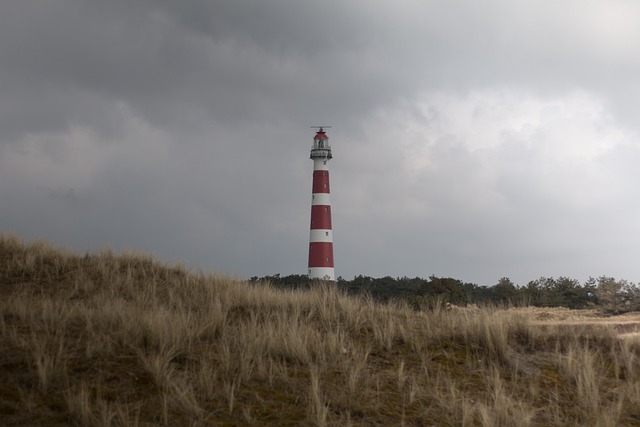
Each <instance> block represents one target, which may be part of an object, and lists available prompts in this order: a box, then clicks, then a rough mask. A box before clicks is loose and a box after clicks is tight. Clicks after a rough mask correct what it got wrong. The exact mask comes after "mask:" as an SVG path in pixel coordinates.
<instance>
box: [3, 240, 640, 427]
mask: <svg viewBox="0 0 640 427" xmlns="http://www.w3.org/2000/svg"><path fill="white" fill-rule="evenodd" d="M546 313H549V310H547V312H546ZM550 316H551V317H550ZM554 316H555V317H554ZM563 316H564V317H563ZM587 317H589V318H593V315H592V314H590V315H586V314H585V313H582V314H580V313H577V312H571V311H562V310H559V311H555V312H551V314H545V313H542V312H540V311H534V310H532V309H527V308H525V309H498V308H482V309H468V310H465V309H456V310H451V311H447V310H444V309H443V307H442V306H441V305H437V304H436V305H435V306H434V307H431V308H430V310H428V311H425V312H414V311H412V310H410V309H409V308H408V307H406V306H403V305H398V304H396V305H380V304H376V303H374V302H373V301H371V300H370V299H367V298H364V297H363V298H353V297H348V296H346V295H343V294H341V293H340V292H338V291H336V290H335V289H334V288H333V287H331V286H324V285H319V286H317V287H316V288H314V289H312V290H310V291H293V290H289V291H281V290H275V289H273V288H271V287H269V286H268V284H263V285H257V286H254V285H249V284H247V283H244V282H241V281H238V280H234V279H231V278H228V277H224V276H220V275H205V274H201V273H195V274H194V273H189V272H187V271H186V270H185V269H184V268H183V267H180V266H167V265H162V264H160V263H157V262H154V261H153V260H152V259H150V258H148V257H146V256H142V255H137V254H132V253H125V254H123V255H115V254H113V253H112V252H111V251H108V250H105V251H102V252H101V253H98V254H96V255H87V256H78V255H76V254H73V253H70V252H65V251H60V250H57V249H53V248H51V247H50V246H49V245H47V244H46V243H45V242H35V243H31V244H28V245H25V244H23V243H22V242H21V241H20V240H19V239H17V238H16V237H12V236H7V235H0V419H1V420H2V423H3V425H16V426H17V425H50V426H56V425H69V424H72V425H92V426H93V425H95V426H121V425H127V426H128V425H134V426H135V425H139V426H144V425H194V426H195V425H274V426H287V425H302V426H313V425H318V426H333V425H335V426H343V425H350V426H370V425H380V426H383V425H384V426H386V425H407V426H411V425H415V426H422V425H424V426H430V425H438V426H459V425H462V426H514V425H518V426H548V425H575V426H581V425H594V426H616V425H638V424H640V403H639V402H640V342H639V341H638V340H637V339H631V338H629V339H625V340H622V339H620V338H619V336H618V333H619V332H621V331H622V330H621V329H620V328H618V327H617V326H616V325H617V324H621V323H620V322H622V321H629V319H628V318H626V320H625V319H623V320H621V321H620V322H618V323H615V322H614V323H613V324H598V325H594V322H589V321H587V320H585V319H586V318H587ZM625 331H626V330H625ZM627 332H628V331H627Z"/></svg>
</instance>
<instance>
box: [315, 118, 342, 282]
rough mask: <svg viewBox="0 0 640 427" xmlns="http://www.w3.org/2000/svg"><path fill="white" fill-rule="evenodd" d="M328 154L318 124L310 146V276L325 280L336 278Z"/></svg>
mask: <svg viewBox="0 0 640 427" xmlns="http://www.w3.org/2000/svg"><path fill="white" fill-rule="evenodd" d="M314 127H315V126H314ZM324 127H329V126H324ZM331 157H332V156H331V146H330V145H329V137H327V134H326V133H325V132H324V129H323V127H318V132H317V133H316V136H315V137H314V138H313V146H312V147H311V159H312V160H313V187H312V188H313V189H312V191H311V193H312V194H311V232H310V234H309V278H310V279H320V280H327V281H335V280H336V273H335V269H334V265H333V231H332V229H331V196H330V191H329V166H328V165H327V163H328V162H329V160H330V159H331Z"/></svg>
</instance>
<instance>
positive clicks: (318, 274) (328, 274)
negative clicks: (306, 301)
mask: <svg viewBox="0 0 640 427" xmlns="http://www.w3.org/2000/svg"><path fill="white" fill-rule="evenodd" d="M309 279H318V280H327V281H329V282H335V281H336V271H335V269H334V268H332V267H310V268H309Z"/></svg>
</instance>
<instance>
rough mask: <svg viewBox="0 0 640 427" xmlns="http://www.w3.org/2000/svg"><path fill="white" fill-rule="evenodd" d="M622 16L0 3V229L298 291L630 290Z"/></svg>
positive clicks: (266, 4) (276, 4)
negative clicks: (381, 287)
mask: <svg viewBox="0 0 640 427" xmlns="http://www.w3.org/2000/svg"><path fill="white" fill-rule="evenodd" d="M639 112H640V2H638V1H636V0H626V1H625V0H563V1H557V0H523V1H513V0H484V1H481V2H479V1H473V0H447V1H428V0H395V1H393V2H391V1H372V0H348V1H344V0H326V1H322V2H320V1H315V2H305V1H299V0H269V1H261V0H212V1H204V0H193V1H175V0H165V1H160V0H158V1H151V0H109V1H98V0H95V1H89V0H3V1H2V2H1V3H0V231H2V232H3V233H9V232H11V233H15V234H17V235H18V236H20V237H21V238H23V239H24V240H26V241H30V240H32V239H37V238H42V239H46V240H49V241H51V242H52V243H53V244H54V245H56V246H62V247H67V248H70V249H73V250H76V251H78V252H81V253H84V252H85V251H91V252H93V251H96V250H99V249H100V248H104V247H107V246H108V247H111V248H113V249H114V250H116V251H122V250H125V249H134V250H136V251H140V252H143V253H147V254H151V255H153V256H155V257H157V258H158V259H160V260H163V261H167V262H183V263H184V264H185V265H187V266H189V267H192V268H194V269H202V270H204V271H215V272H220V273H226V274H230V275H234V276H238V277H242V278H248V277H251V276H254V275H257V276H263V275H267V274H275V273H280V274H306V271H307V250H308V239H309V216H310V205H311V174H312V168H313V162H312V161H311V160H309V158H308V157H309V149H310V147H311V143H312V138H313V135H314V132H313V130H312V129H310V126H313V125H331V126H332V128H331V129H329V131H328V135H329V138H330V143H331V145H332V148H333V156H334V158H333V160H332V161H331V162H330V164H329V165H330V171H331V172H330V173H331V187H332V188H331V191H332V194H331V196H332V204H333V206H332V209H333V230H334V251H335V259H336V261H335V264H336V275H339V276H343V277H344V278H347V279H351V278H353V276H354V275H358V274H363V275H368V276H373V277H380V276H386V275H390V276H393V277H397V276H400V277H402V276H410V277H415V276H421V277H428V276H429V275H431V274H435V275H437V276H450V277H454V278H458V279H461V280H464V281H469V282H473V283H477V284H484V285H493V284H496V283H497V282H498V280H499V279H500V278H501V277H505V276H506V277H509V278H511V280H513V281H514V282H515V283H517V284H520V285H525V284H526V283H527V282H528V281H530V280H534V279H537V278H539V277H540V276H553V277H558V276H568V277H571V278H574V279H577V280H579V281H581V282H583V281H584V280H586V279H587V278H588V277H589V276H599V275H609V276H614V277H616V278H625V279H627V280H630V281H633V282H638V281H640V260H639V258H638V253H639V251H640V245H639V243H640V168H639V165H640V138H639V137H640V120H638V114H639Z"/></svg>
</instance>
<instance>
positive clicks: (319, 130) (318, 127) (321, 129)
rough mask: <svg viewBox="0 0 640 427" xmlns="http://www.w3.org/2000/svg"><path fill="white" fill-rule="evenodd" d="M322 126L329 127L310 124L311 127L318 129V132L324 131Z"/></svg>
mask: <svg viewBox="0 0 640 427" xmlns="http://www.w3.org/2000/svg"><path fill="white" fill-rule="evenodd" d="M324 128H327V129H329V128H331V126H311V129H318V132H324Z"/></svg>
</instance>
